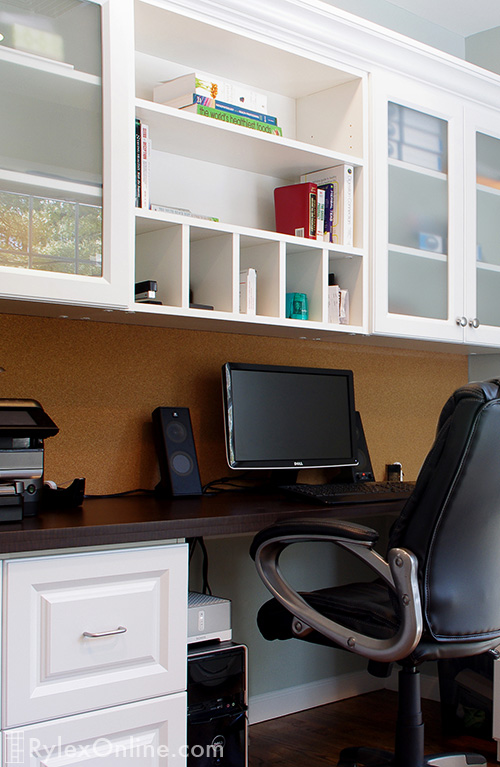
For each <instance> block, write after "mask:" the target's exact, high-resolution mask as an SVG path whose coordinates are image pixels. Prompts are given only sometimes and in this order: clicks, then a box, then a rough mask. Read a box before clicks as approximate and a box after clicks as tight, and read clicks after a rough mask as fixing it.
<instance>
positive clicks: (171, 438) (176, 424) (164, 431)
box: [152, 407, 201, 496]
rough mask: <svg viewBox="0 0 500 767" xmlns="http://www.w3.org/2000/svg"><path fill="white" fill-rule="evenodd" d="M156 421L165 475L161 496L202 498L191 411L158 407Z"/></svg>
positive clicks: (155, 435) (159, 452) (155, 429)
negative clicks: (198, 496) (194, 496)
mask: <svg viewBox="0 0 500 767" xmlns="http://www.w3.org/2000/svg"><path fill="white" fill-rule="evenodd" d="M152 417H153V432H154V438H155V445H156V452H157V454H158V463H159V464H160V475H161V481H160V482H159V483H158V485H157V486H156V492H157V494H158V495H173V496H178V495H180V496H182V495H201V482H200V473H199V470H198V460H197V458H196V448H195V446H194V439H193V430H192V427H191V417H190V415H189V408H187V407H157V408H156V410H154V411H153V416H152Z"/></svg>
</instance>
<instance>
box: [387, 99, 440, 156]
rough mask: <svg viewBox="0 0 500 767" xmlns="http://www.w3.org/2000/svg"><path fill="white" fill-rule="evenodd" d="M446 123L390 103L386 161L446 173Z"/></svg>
mask: <svg viewBox="0 0 500 767" xmlns="http://www.w3.org/2000/svg"><path fill="white" fill-rule="evenodd" d="M445 125H446V123H445V122H444V121H443V120H440V119H439V118H437V117H433V116H432V115H428V114H425V113H424V112H418V111H417V110H415V109H408V108H407V107H402V106H400V105H399V104H393V103H389V123H388V134H389V158H391V159H394V160H402V161H403V162H408V163H411V164H412V165H419V166H421V167H422V168H428V169H430V170H437V171H445V170H446V134H445Z"/></svg>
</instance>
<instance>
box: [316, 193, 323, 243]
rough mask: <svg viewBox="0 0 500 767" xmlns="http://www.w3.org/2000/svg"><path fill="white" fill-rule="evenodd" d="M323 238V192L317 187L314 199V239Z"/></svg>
mask: <svg viewBox="0 0 500 767" xmlns="http://www.w3.org/2000/svg"><path fill="white" fill-rule="evenodd" d="M324 238H325V190H324V189H321V188H320V187H318V192H317V198H316V239H317V240H324Z"/></svg>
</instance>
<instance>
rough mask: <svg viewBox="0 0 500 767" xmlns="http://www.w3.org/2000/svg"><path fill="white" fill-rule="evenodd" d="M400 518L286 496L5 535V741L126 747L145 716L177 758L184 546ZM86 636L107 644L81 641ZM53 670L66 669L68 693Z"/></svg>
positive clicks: (3, 528) (94, 516) (163, 503)
mask: <svg viewBox="0 0 500 767" xmlns="http://www.w3.org/2000/svg"><path fill="white" fill-rule="evenodd" d="M391 509H392V510H394V511H396V510H397V508H396V506H395V505H391V504H381V503H377V504H374V505H372V504H362V508H361V506H360V507H356V506H350V507H347V506H344V507H338V508H335V509H334V510H332V509H325V508H319V509H318V508H317V507H316V506H312V505H307V506H306V507H304V505H303V503H297V502H295V501H294V500H288V499H286V498H283V497H281V495H279V494H278V493H275V494H273V495H265V496H264V495H256V494H243V493H236V492H227V493H222V494H218V495H216V496H202V497H196V498H186V499H172V500H159V499H157V498H154V497H150V496H126V497H119V498H96V499H86V500H85V501H84V504H83V506H82V507H81V508H77V509H72V510H68V509H66V510H62V509H61V510H56V509H52V510H50V509H47V510H45V511H43V512H40V513H39V514H38V515H37V516H36V517H27V518H25V519H24V520H23V521H22V522H17V523H6V524H3V525H0V559H3V560H5V561H3V562H2V563H1V565H2V567H1V572H2V576H3V589H4V591H3V593H4V600H3V609H2V615H3V627H4V641H3V647H2V655H3V671H2V674H3V692H2V699H3V721H2V726H3V731H4V737H5V738H6V739H7V740H8V737H7V736H9V733H11V732H13V731H15V728H18V727H21V726H27V727H29V728H30V730H29V731H30V732H35V734H36V737H37V738H39V740H41V742H42V743H49V745H50V744H52V743H53V742H54V738H55V735H56V734H57V735H59V733H60V732H63V734H64V738H66V740H65V741H64V742H65V743H66V742H67V743H68V744H69V745H72V746H76V747H77V748H78V744H80V743H83V742H87V741H89V738H90V740H91V739H92V737H94V738H96V737H98V736H99V737H103V736H105V737H106V738H108V739H109V741H110V742H114V740H113V739H116V742H120V743H121V742H125V740H124V739H125V738H128V737H136V738H139V737H142V735H141V732H142V730H141V729H140V727H139V725H138V724H137V716H136V715H137V711H138V710H140V711H141V712H143V714H142V715H143V720H141V721H142V724H141V727H143V729H144V731H146V730H147V732H148V733H150V732H156V730H157V731H158V732H157V735H155V737H157V738H158V742H159V743H162V744H165V745H167V746H168V747H169V749H171V750H172V753H173V752H174V751H175V749H174V745H173V740H172V739H175V738H178V739H179V742H180V739H181V738H183V737H185V735H183V733H184V730H185V725H186V691H185V673H183V669H184V668H185V664H186V626H185V617H186V595H187V580H188V556H187V555H188V552H187V547H186V545H185V544H184V543H176V542H175V541H176V539H184V538H190V537H197V536H206V537H209V536H210V537H220V538H225V537H228V536H234V535H251V534H252V533H254V532H256V531H257V530H259V529H261V528H262V527H264V526H266V525H268V524H271V523H273V522H275V521H277V520H281V519H287V518H291V517H295V516H298V515H302V514H310V515H312V516H317V515H318V514H328V515H331V514H335V515H336V516H339V517H343V518H350V519H352V518H355V517H361V516H363V517H366V516H367V515H372V514H373V515H374V514H387V513H388V512H389V511H390V510H391ZM144 544H151V545H148V546H145V545H144ZM215 545H217V544H215ZM123 546H126V547H127V548H125V549H123V548H122V547H123ZM94 547H96V548H98V549H99V550H98V552H94V551H93V549H94ZM30 553H33V554H37V555H40V556H34V557H30V556H25V555H26V554H30ZM61 554H62V555H63V556H62V557H61V556H60V555H61ZM109 616H112V617H109ZM87 624H88V625H87ZM89 626H90V628H89ZM61 627H62V628H61ZM116 627H118V628H116ZM124 627H125V629H124ZM144 627H146V630H145V629H144ZM148 627H149V629H151V630H147V629H148ZM83 629H85V631H90V632H97V633H90V634H83V635H82V631H83ZM110 630H111V634H114V633H115V632H116V631H119V632H120V637H115V636H112V637H111V636H110V637H109V642H108V640H107V639H105V640H104V642H108V643H107V644H99V645H95V643H94V644H92V645H91V646H89V647H87V646H86V647H85V653H84V654H82V648H81V644H82V640H81V637H82V636H89V637H92V639H91V640H89V641H92V642H94V639H95V638H97V641H99V642H100V637H101V636H106V634H107V632H108V631H110ZM124 631H125V632H127V633H126V634H125V637H123V638H124V639H125V641H123V642H122V641H121V640H122V634H123V632H124ZM100 632H102V634H101V633H100ZM127 640H129V641H128V642H127ZM85 641H87V640H85ZM115 642H116V644H115ZM82 658H83V659H82ZM148 659H149V660H148ZM53 667H57V669H59V668H62V671H61V673H58V676H57V684H53V679H52V677H51V670H52V668H53ZM46 669H49V671H48V672H47V670H46ZM176 673H177V674H178V676H179V678H175V676H174V674H176ZM33 679H35V680H37V681H36V690H35V694H33V690H32V680H33ZM180 680H181V681H180ZM89 721H90V722H91V725H92V727H93V728H94V729H92V731H91V735H90V736H89V734H88V731H87V729H86V728H87V723H88V722H89ZM165 723H167V725H168V726H166V727H165V726H164V724H165ZM63 725H64V730H61V727H62V726H63ZM138 727H139V729H138ZM12 728H14V730H13V729H12ZM148 728H149V729H148ZM155 728H156V730H155ZM39 733H41V734H39ZM42 734H43V738H42ZM9 737H10V736H9ZM148 737H149V735H148ZM51 738H52V739H51ZM162 738H163V740H162ZM165 739H166V740H165ZM7 740H6V742H7ZM9 742H10V741H9ZM26 742H29V739H26ZM89 742H90V741H89ZM184 742H185V741H184ZM75 753H78V751H77V752H75ZM183 764H184V761H183V760H179V765H180V767H182V765H183Z"/></svg>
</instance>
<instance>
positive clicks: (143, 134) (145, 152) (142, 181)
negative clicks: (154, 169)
mask: <svg viewBox="0 0 500 767" xmlns="http://www.w3.org/2000/svg"><path fill="white" fill-rule="evenodd" d="M150 175H151V139H150V138H149V126H148V125H146V123H143V122H141V120H139V118H136V120H135V207H136V208H146V210H149V207H150V193H149V186H150Z"/></svg>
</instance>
